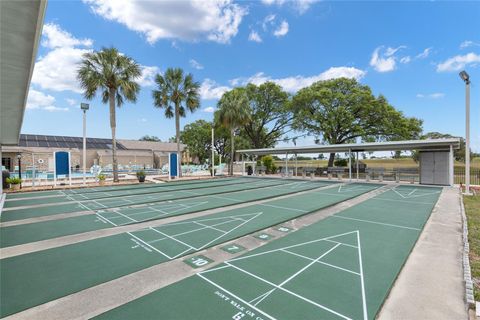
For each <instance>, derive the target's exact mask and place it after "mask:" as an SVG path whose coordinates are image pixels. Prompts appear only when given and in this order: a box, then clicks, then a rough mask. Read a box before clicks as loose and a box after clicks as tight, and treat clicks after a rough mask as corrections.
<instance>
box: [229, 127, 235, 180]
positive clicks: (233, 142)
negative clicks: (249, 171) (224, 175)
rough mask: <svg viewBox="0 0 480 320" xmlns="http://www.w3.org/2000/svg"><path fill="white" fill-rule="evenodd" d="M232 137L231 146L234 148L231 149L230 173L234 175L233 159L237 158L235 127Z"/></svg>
mask: <svg viewBox="0 0 480 320" xmlns="http://www.w3.org/2000/svg"><path fill="white" fill-rule="evenodd" d="M230 139H231V142H230V143H231V147H232V150H231V152H230V153H231V155H230V168H229V170H228V171H229V172H228V174H230V175H231V176H233V159H234V158H235V145H234V144H235V130H234V129H231V131H230Z"/></svg>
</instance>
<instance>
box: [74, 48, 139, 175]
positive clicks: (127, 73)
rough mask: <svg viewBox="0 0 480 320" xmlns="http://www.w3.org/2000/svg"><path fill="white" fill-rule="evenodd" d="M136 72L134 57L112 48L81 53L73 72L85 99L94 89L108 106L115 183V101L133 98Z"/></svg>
mask: <svg viewBox="0 0 480 320" xmlns="http://www.w3.org/2000/svg"><path fill="white" fill-rule="evenodd" d="M140 75H141V71H140V66H139V65H138V64H137V63H136V62H135V60H133V59H132V58H129V57H127V56H125V55H123V54H121V53H119V52H118V50H117V49H116V48H113V47H112V48H102V50H100V51H94V52H88V53H85V54H84V55H83V60H82V61H81V63H80V68H79V69H78V72H77V79H78V81H80V85H81V87H82V89H83V90H84V93H83V95H84V96H85V98H86V99H88V100H91V99H93V98H94V97H95V94H96V93H97V91H101V94H102V102H103V103H107V102H108V103H109V105H110V128H111V129H112V160H113V181H114V182H118V161H117V141H116V137H115V130H116V119H115V104H116V106H117V107H120V106H121V105H122V104H123V102H124V101H125V100H127V101H131V102H135V101H136V100H137V94H138V92H139V91H140V86H139V85H138V83H136V82H135V79H136V78H138V77H140Z"/></svg>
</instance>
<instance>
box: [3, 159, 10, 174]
mask: <svg viewBox="0 0 480 320" xmlns="http://www.w3.org/2000/svg"><path fill="white" fill-rule="evenodd" d="M2 166H3V167H5V169H6V170H8V171H12V159H10V158H2Z"/></svg>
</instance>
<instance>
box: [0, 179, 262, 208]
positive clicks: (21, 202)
mask: <svg viewBox="0 0 480 320" xmlns="http://www.w3.org/2000/svg"><path fill="white" fill-rule="evenodd" d="M251 182H255V180H254V179H244V178H238V179H229V180H223V179H212V180H204V181H203V183H195V184H192V183H190V184H179V185H177V184H173V185H166V184H157V185H154V187H151V185H145V186H144V187H143V188H138V187H137V188H135V189H121V190H112V191H96V192H88V193H79V194H64V195H62V196H55V197H40V198H29V199H16V200H10V201H8V200H7V201H6V202H5V206H4V207H5V208H6V209H8V208H15V207H23V206H34V205H42V204H55V203H65V202H78V201H80V202H82V201H87V200H98V199H105V198H116V197H130V196H134V195H144V194H151V193H160V192H169V191H175V190H193V189H201V188H210V187H214V186H227V185H232V184H243V183H251Z"/></svg>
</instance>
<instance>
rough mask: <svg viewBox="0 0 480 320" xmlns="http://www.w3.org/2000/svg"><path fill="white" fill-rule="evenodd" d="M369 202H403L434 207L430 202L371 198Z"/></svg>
mask: <svg viewBox="0 0 480 320" xmlns="http://www.w3.org/2000/svg"><path fill="white" fill-rule="evenodd" d="M369 200H381V201H394V202H403V203H413V204H428V205H432V203H429V202H418V201H408V200H396V199H385V198H370V199H369Z"/></svg>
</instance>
